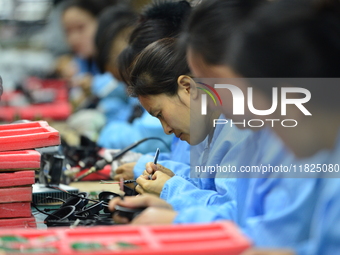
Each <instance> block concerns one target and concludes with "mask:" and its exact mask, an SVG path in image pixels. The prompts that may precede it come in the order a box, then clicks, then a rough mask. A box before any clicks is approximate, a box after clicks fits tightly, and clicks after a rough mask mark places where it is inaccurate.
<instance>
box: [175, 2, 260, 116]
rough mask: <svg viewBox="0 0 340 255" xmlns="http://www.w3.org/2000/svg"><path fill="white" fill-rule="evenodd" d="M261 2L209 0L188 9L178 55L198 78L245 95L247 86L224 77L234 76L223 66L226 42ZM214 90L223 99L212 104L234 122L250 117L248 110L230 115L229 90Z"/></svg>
mask: <svg viewBox="0 0 340 255" xmlns="http://www.w3.org/2000/svg"><path fill="white" fill-rule="evenodd" d="M263 2H264V1H263V0H235V1H221V0H209V1H203V2H202V3H201V4H200V5H198V6H197V7H196V8H195V9H194V10H193V11H192V13H191V15H190V17H189V19H188V22H187V25H186V27H185V29H184V31H183V32H182V34H181V38H180V40H179V49H180V51H179V52H180V53H179V54H180V55H182V54H185V53H186V56H187V62H188V64H189V67H190V70H191V71H192V74H193V75H194V76H195V77H197V78H201V79H202V81H205V83H206V84H207V85H210V86H212V87H214V84H233V85H235V86H237V87H238V88H239V89H240V90H241V91H242V92H243V94H246V89H247V88H246V87H247V86H246V84H244V80H242V79H241V78H240V79H233V80H231V79H228V78H230V77H234V76H232V74H231V73H230V69H229V68H228V67H227V65H226V64H227V59H226V58H227V51H228V48H227V47H226V45H228V43H229V40H230V37H231V35H232V33H233V32H235V29H236V28H237V26H238V25H239V24H240V23H241V22H242V21H244V20H245V19H246V18H247V16H248V15H249V14H250V13H251V11H252V10H253V9H254V8H255V7H257V6H258V5H260V4H261V3H263ZM215 88H216V87H215ZM235 89H236V88H235ZM216 91H217V93H218V95H219V96H220V97H221V99H222V100H221V101H222V102H223V103H222V104H216V106H217V107H219V108H220V109H221V111H222V112H223V114H224V115H225V116H226V117H228V118H230V119H233V120H235V121H238V122H239V121H241V119H245V118H246V119H247V118H248V119H249V118H251V117H252V115H251V113H250V112H246V114H245V115H243V116H240V115H234V114H233V105H232V104H233V98H232V94H231V93H230V91H229V90H227V89H216ZM259 101H261V102H263V100H259Z"/></svg>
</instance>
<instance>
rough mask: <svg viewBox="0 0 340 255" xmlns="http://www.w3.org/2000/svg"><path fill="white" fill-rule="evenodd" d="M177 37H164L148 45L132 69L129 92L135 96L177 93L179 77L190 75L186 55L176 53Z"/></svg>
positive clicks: (172, 94) (171, 94)
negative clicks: (179, 56) (179, 55)
mask: <svg viewBox="0 0 340 255" xmlns="http://www.w3.org/2000/svg"><path fill="white" fill-rule="evenodd" d="M175 50H176V39H174V38H164V39H161V40H159V41H156V42H154V43H152V44H150V45H149V46H147V47H146V48H145V49H144V50H143V51H142V52H141V53H140V54H139V55H138V57H137V58H136V60H135V61H134V63H133V68H132V71H131V80H130V83H129V93H130V95H131V96H133V97H138V96H147V95H159V94H166V95H168V96H174V95H176V94H177V90H178V84H177V79H178V77H179V76H180V75H188V74H189V73H190V71H189V67H188V65H187V62H186V58H185V57H181V58H178V55H177V54H175Z"/></svg>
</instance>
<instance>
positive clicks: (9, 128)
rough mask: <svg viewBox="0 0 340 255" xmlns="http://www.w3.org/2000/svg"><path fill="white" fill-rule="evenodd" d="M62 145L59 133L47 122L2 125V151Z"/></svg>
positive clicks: (0, 145) (0, 133)
mask: <svg viewBox="0 0 340 255" xmlns="http://www.w3.org/2000/svg"><path fill="white" fill-rule="evenodd" d="M59 144H60V136H59V132H58V131H57V130H55V129H54V128H52V127H50V126H49V125H48V123H47V122H46V121H35V122H29V123H19V124H7V125H0V151H11V150H25V149H32V148H40V147H46V146H53V145H59Z"/></svg>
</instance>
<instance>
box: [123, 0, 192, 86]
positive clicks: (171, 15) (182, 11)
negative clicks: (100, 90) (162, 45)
mask: <svg viewBox="0 0 340 255" xmlns="http://www.w3.org/2000/svg"><path fill="white" fill-rule="evenodd" d="M190 11H191V7H190V4H189V3H188V2H187V1H179V2H173V1H156V2H154V3H153V4H151V5H149V6H148V7H147V9H146V10H145V11H144V13H143V14H142V15H141V18H140V21H139V24H138V25H137V27H136V28H135V29H134V31H133V32H132V34H131V37H130V41H129V46H128V47H127V48H126V49H125V50H124V51H123V52H122V53H121V54H120V55H119V57H118V66H119V72H120V76H121V77H122V78H123V80H124V81H125V82H126V83H129V73H130V67H131V64H132V62H133V60H134V59H135V57H136V56H137V55H138V54H139V53H140V52H141V51H142V50H143V49H144V48H145V47H146V46H148V45H149V44H151V43H153V42H155V41H157V40H159V39H162V38H167V37H178V35H179V33H180V31H181V29H182V26H183V24H184V22H185V20H186V18H187V17H188V16H189V14H190Z"/></svg>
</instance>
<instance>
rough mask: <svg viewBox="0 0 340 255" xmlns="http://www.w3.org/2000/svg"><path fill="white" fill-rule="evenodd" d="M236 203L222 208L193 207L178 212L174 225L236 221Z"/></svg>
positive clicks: (227, 204)
mask: <svg viewBox="0 0 340 255" xmlns="http://www.w3.org/2000/svg"><path fill="white" fill-rule="evenodd" d="M236 207H237V205H236V201H235V200H233V201H230V202H227V203H224V204H222V205H220V206H193V207H186V208H183V209H181V210H179V211H178V214H177V216H176V218H175V219H174V221H173V223H174V224H180V223H209V222H213V221H220V220H231V221H236V218H237V215H236V211H237V208H236Z"/></svg>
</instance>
